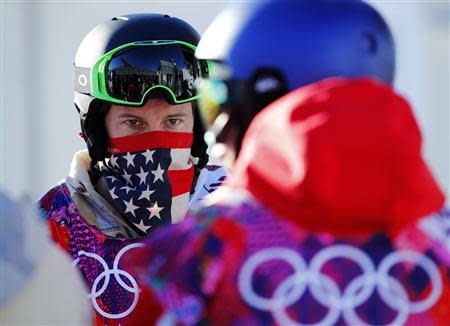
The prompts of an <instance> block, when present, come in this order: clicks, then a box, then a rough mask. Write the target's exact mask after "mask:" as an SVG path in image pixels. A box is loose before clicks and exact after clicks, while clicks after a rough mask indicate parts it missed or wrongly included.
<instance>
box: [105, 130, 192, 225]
mask: <svg viewBox="0 0 450 326" xmlns="http://www.w3.org/2000/svg"><path fill="white" fill-rule="evenodd" d="M192 141H193V134H192V133H176V132H159V131H158V132H148V133H143V134H139V135H133V136H126V137H120V138H113V139H111V140H110V143H109V145H110V146H109V151H110V153H111V157H110V158H107V159H105V161H104V163H105V164H103V165H102V167H101V172H102V174H103V176H104V177H105V179H106V183H107V185H108V189H109V193H110V194H111V198H112V200H113V202H114V205H115V208H116V209H117V210H118V211H119V213H121V215H122V216H123V217H124V218H126V219H127V220H128V221H129V222H131V223H132V224H133V225H134V226H135V227H136V228H137V229H139V230H140V231H142V232H143V233H144V234H148V233H149V232H151V231H152V230H153V229H155V228H156V227H157V226H159V225H162V224H167V223H178V222H180V221H181V220H183V218H184V216H185V215H186V212H187V210H188V204H189V193H190V189H191V185H192V181H193V176H194V165H193V161H192V157H191V145H192Z"/></svg>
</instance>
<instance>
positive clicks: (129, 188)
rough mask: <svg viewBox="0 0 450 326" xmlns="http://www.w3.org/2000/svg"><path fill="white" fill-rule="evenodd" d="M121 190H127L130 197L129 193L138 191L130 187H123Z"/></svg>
mask: <svg viewBox="0 0 450 326" xmlns="http://www.w3.org/2000/svg"><path fill="white" fill-rule="evenodd" d="M120 189H121V190H125V191H126V193H127V195H128V192H129V191H132V190H136V188H131V187H128V186H123V187H122V188H120Z"/></svg>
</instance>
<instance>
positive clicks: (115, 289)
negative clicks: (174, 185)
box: [40, 157, 224, 325]
mask: <svg viewBox="0 0 450 326" xmlns="http://www.w3.org/2000/svg"><path fill="white" fill-rule="evenodd" d="M76 160H78V161H79V160H80V157H78V158H77V157H76V158H75V161H76ZM74 165H77V162H73V164H72V171H71V173H70V175H69V177H68V178H67V179H66V180H65V182H62V183H60V184H59V185H57V186H55V187H54V188H52V189H51V190H50V191H48V192H47V193H46V194H45V195H44V196H43V197H42V199H41V200H40V206H41V208H42V211H43V213H44V216H45V218H46V220H47V223H48V226H49V228H50V232H51V237H52V239H53V240H54V241H55V242H56V243H58V244H59V245H60V246H61V247H62V248H63V249H64V250H65V251H67V253H68V254H69V255H70V256H71V257H72V259H73V265H74V267H75V268H78V269H79V270H80V271H81V273H82V275H83V277H84V279H85V281H86V284H87V288H88V289H89V290H90V292H89V293H86V295H87V300H89V301H90V302H91V303H92V307H93V309H94V310H95V312H96V313H95V317H94V321H93V323H94V324H96V325H141V324H142V323H144V324H146V325H151V324H153V323H154V321H155V320H156V319H155V318H156V316H158V315H159V312H160V306H159V304H158V303H157V302H156V301H155V300H154V299H153V297H152V295H151V294H150V292H149V291H147V290H146V289H145V288H143V287H142V286H141V285H140V284H139V282H137V281H136V279H135V276H134V275H133V274H132V273H130V272H129V271H128V270H127V269H124V268H123V266H122V260H123V257H126V256H127V255H129V254H130V252H133V251H135V250H136V248H138V247H139V246H141V241H142V240H143V239H144V237H141V238H139V237H130V236H128V234H126V232H127V229H126V228H124V227H118V226H117V225H116V224H113V222H108V221H113V220H114V219H113V218H112V217H111V215H112V214H113V212H110V211H108V209H107V207H105V206H104V205H107V203H105V202H104V201H101V198H99V194H98V193H96V192H95V190H93V187H92V185H91V184H90V183H89V177H88V176H87V173H86V170H85V169H84V168H83V167H79V166H78V168H74ZM79 165H80V164H79ZM81 165H83V164H81ZM208 169H209V170H208V171H209V172H211V173H208V171H206V173H207V174H208V177H205V176H202V174H201V176H200V177H199V182H200V183H198V184H197V188H199V189H203V196H204V195H205V194H206V193H209V192H210V191H212V190H214V189H215V188H216V187H217V184H220V182H221V181H222V180H223V177H224V170H223V169H217V168H214V167H208ZM74 170H77V172H74ZM205 170H207V169H206V168H205ZM80 171H81V172H82V173H81V172H80ZM80 173H81V176H80ZM83 173H84V176H83ZM219 179H220V180H219ZM205 189H206V190H205ZM207 190H208V191H207ZM201 197H202V192H201V191H198V192H196V193H195V194H194V195H193V196H192V198H193V199H194V200H195V201H198V200H200V199H201ZM192 198H191V199H192ZM93 211H94V212H95V213H94V214H92V212H93ZM91 215H95V217H97V219H95V220H94V218H95V217H93V216H91ZM88 216H89V217H88ZM98 217H101V218H98ZM99 221H100V222H99ZM101 229H103V230H105V231H104V232H102V231H101ZM111 230H112V231H111ZM108 233H109V234H108ZM111 234H112V235H111ZM150 236H151V235H150Z"/></svg>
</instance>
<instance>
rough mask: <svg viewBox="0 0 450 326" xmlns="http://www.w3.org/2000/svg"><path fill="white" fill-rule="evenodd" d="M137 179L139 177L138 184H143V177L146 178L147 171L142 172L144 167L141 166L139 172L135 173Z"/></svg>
mask: <svg viewBox="0 0 450 326" xmlns="http://www.w3.org/2000/svg"><path fill="white" fill-rule="evenodd" d="M136 175H137V176H138V177H139V179H141V181H140V182H139V184H143V183H145V178H147V175H148V172H144V169H143V168H142V166H141V172H140V173H137V174H136Z"/></svg>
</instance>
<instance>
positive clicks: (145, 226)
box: [133, 219, 152, 233]
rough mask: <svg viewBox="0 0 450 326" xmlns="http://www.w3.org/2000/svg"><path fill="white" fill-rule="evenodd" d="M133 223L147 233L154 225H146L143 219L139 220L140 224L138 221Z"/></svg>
mask: <svg viewBox="0 0 450 326" xmlns="http://www.w3.org/2000/svg"><path fill="white" fill-rule="evenodd" d="M133 224H134V225H135V226H136V227H137V228H138V229H139V230H141V231H142V232H144V233H147V230H148V229H150V228H151V227H152V226H151V225H145V224H144V220H143V219H142V220H141V221H140V222H139V224H137V223H133Z"/></svg>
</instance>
